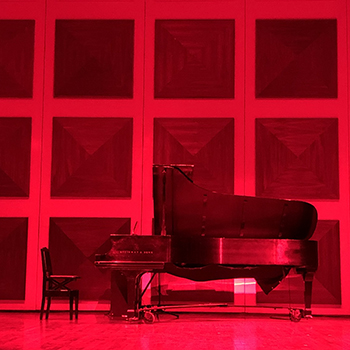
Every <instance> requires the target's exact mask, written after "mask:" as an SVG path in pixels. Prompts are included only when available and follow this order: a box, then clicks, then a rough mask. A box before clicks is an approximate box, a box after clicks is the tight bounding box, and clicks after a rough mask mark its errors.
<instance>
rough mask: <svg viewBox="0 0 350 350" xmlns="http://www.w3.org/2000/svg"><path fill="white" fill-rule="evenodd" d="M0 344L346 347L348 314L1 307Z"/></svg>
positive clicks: (167, 349)
mask: <svg viewBox="0 0 350 350" xmlns="http://www.w3.org/2000/svg"><path fill="white" fill-rule="evenodd" d="M0 349H1V350H22V349H23V350H34V349H37V350H39V349H45V350H47V349H50V350H56V349H72V350H73V349H74V350H83V349H84V350H88V349H89V350H96V349H98V350H112V349H113V350H119V349H122V350H131V349H133V350H134V349H135V350H136V349H137V350H155V349H164V350H173V349H180V350H202V349H205V350H212V349H215V350H216V349H217V350H224V349H237V350H241V349H248V350H250V349H252V350H254V349H278V350H288V349H317V350H320V349H332V350H334V349H344V350H345V349H350V318H345V317H314V318H312V319H302V320H301V321H300V322H298V323H295V322H291V321H290V320H289V318H287V317H278V316H267V315H264V316H261V315H247V314H216V313H215V314H214V313H207V314H200V313H191V314H188V313H183V314H180V318H179V319H174V318H173V317H172V316H168V315H163V316H162V317H161V319H160V321H156V322H155V323H153V324H143V323H133V324H131V323H127V322H125V321H116V320H110V319H109V318H108V317H107V316H105V315H104V314H103V313H101V312H96V313H91V312H90V313H87V312H80V314H79V319H78V320H73V321H70V320H69V316H68V313H67V312H52V313H51V314H50V318H49V319H48V320H43V321H40V320H39V313H36V312H0Z"/></svg>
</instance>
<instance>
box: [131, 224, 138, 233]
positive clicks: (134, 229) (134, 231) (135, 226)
mask: <svg viewBox="0 0 350 350" xmlns="http://www.w3.org/2000/svg"><path fill="white" fill-rule="evenodd" d="M138 223H139V222H138V221H136V222H135V225H134V228H133V230H132V232H131V234H132V235H136V228H137V224H138Z"/></svg>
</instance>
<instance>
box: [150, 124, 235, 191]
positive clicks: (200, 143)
mask: <svg viewBox="0 0 350 350" xmlns="http://www.w3.org/2000/svg"><path fill="white" fill-rule="evenodd" d="M153 161H154V163H155V164H194V173H193V180H194V182H195V183H196V184H197V185H199V186H202V187H204V188H206V189H208V190H212V191H214V190H215V191H218V192H221V193H229V194H233V193H234V119H232V118H155V119H154V152H153Z"/></svg>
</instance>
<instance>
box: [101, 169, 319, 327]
mask: <svg viewBox="0 0 350 350" xmlns="http://www.w3.org/2000/svg"><path fill="white" fill-rule="evenodd" d="M192 168H193V167H192V166H180V165H169V166H168V165H155V166H154V168H153V198H154V223H155V225H154V226H155V227H154V235H152V236H142V235H133V234H131V235H119V234H112V235H111V241H112V248H111V250H110V251H109V252H107V253H106V254H102V255H97V256H96V261H95V264H96V266H98V267H101V268H110V269H112V280H111V281H112V285H111V290H112V298H111V315H114V316H123V315H126V317H127V318H129V319H139V318H140V317H142V315H144V311H145V310H146V309H143V308H142V305H141V302H142V294H143V292H144V291H142V290H141V277H142V275H143V274H144V273H146V272H151V273H152V274H155V273H159V272H162V273H163V272H164V273H169V274H172V275H175V276H178V277H184V278H187V279H190V280H193V281H209V280H217V279H232V278H243V277H244V278H245V277H247V278H254V279H255V280H256V282H257V284H259V286H260V287H261V289H262V290H263V291H264V292H265V293H266V294H267V293H269V292H270V291H271V290H273V289H274V288H275V287H276V286H277V285H278V284H279V283H280V282H281V281H282V280H283V278H285V277H286V276H287V274H288V272H289V271H290V269H292V268H294V269H295V270H296V272H297V273H298V274H301V275H302V277H303V280H304V300H305V306H304V309H302V310H300V311H299V310H298V314H297V315H296V316H295V317H296V319H297V320H299V319H300V318H301V317H302V316H310V315H311V292H312V280H313V275H314V273H315V271H316V270H317V265H318V253H317V242H316V241H311V240H309V239H310V238H311V236H312V234H313V232H314V230H315V227H316V222H317V211H316V209H315V208H314V207H313V206H312V205H311V204H309V203H306V202H301V201H294V200H293V201H290V200H280V199H268V198H258V197H248V196H236V195H227V194H220V193H216V192H213V191H209V190H206V189H203V188H201V187H199V186H197V185H196V184H194V183H193V181H192V180H191V178H190V175H191V171H192ZM125 279H126V288H125ZM121 300H123V302H121ZM293 312H294V310H293ZM293 315H294V314H293ZM293 315H292V316H293ZM293 317H294V316H293Z"/></svg>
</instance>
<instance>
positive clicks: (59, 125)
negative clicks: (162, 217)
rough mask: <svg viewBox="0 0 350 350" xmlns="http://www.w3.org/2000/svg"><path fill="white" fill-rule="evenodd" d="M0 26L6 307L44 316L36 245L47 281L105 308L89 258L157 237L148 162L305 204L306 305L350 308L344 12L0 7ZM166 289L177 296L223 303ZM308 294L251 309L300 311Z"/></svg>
mask: <svg viewBox="0 0 350 350" xmlns="http://www.w3.org/2000/svg"><path fill="white" fill-rule="evenodd" d="M0 13H1V15H0V16H1V17H0V47H1V49H0V135H1V139H0V208H1V213H2V214H1V217H0V228H1V230H0V231H1V233H0V239H1V242H2V245H1V247H0V249H1V252H2V254H1V255H0V263H1V264H2V266H5V267H6V273H5V272H4V276H2V279H1V280H2V283H1V284H0V307H1V308H13V309H21V308H25V309H33V308H37V307H38V305H39V301H40V288H41V271H40V264H41V262H40V259H39V250H40V248H41V247H42V246H47V245H49V247H50V250H51V252H52V258H53V263H54V266H55V268H56V270H58V271H57V272H62V273H66V272H67V273H77V274H80V275H81V276H82V277H83V278H82V279H81V280H80V281H79V286H78V287H79V288H80V290H81V296H82V305H83V306H82V307H83V308H89V309H95V308H98V307H99V306H98V304H99V303H101V304H103V305H105V304H104V303H105V302H106V300H108V298H109V293H110V291H109V274H108V272H106V271H101V270H98V269H97V268H95V266H94V264H93V262H94V255H95V254H96V253H103V252H105V251H107V250H108V247H109V235H110V234H111V233H128V232H130V227H134V225H135V223H136V221H137V222H139V226H138V227H139V228H138V230H139V233H142V234H150V233H151V223H152V164H153V163H191V164H194V165H195V172H194V180H195V181H196V182H197V183H199V184H200V185H201V186H204V187H206V188H208V189H212V190H216V191H220V192H226V193H231V194H247V195H257V196H263V197H264V196H267V197H275V198H290V199H302V200H306V201H309V202H311V203H312V204H314V205H315V206H316V208H317V209H318V212H319V219H320V221H319V225H318V227H317V230H316V233H315V235H314V238H315V239H316V240H318V242H319V255H320V264H319V265H320V267H319V270H318V272H317V275H316V281H315V288H314V295H313V297H314V303H315V308H316V309H317V310H319V312H322V313H324V312H326V313H339V314H342V313H349V312H350V305H349V301H348V300H350V298H349V294H350V281H349V277H348V274H347V273H346V271H347V266H348V265H349V258H348V254H347V251H348V247H349V234H348V232H349V219H348V216H349V215H348V214H349V155H348V150H349V125H348V121H349V110H348V100H349V92H348V77H349V71H348V61H349V58H348V54H347V52H348V45H349V43H348V41H347V36H348V33H347V27H349V25H348V24H347V23H348V16H349V9H347V4H346V0H333V1H331V0H329V1H317V0H314V1H312V0H310V1H301V0H296V1H286V0H284V1H281V0H280V1H269V0H231V1H229V0H227V1H224V0H223V1H204V0H203V1H202V2H200V1H191V0H187V1H184V2H182V1H177V0H173V1H171V0H168V1H161V0H147V1H144V0H134V1H131V0H130V1H109V2H103V1H98V0H96V1H95V2H89V3H86V2H82V1H69V0H67V1H63V0H60V1H59V0H47V1H46V2H45V1H43V0H37V1H34V2H29V1H7V2H1V1H0ZM14 261H15V262H14ZM70 269H71V270H74V271H69V270H70ZM163 282H164V286H163V287H164V290H167V291H168V294H169V295H170V296H169V298H170V299H171V298H175V299H176V298H180V299H185V300H190V299H191V297H192V296H193V293H192V292H191V290H192V291H193V290H196V291H197V292H196V298H197V299H200V298H204V299H205V298H206V297H207V295H210V298H211V297H212V296H213V295H217V296H220V295H223V294H225V293H226V292H227V291H228V292H231V291H232V290H233V285H232V282H230V281H226V282H224V283H221V282H208V283H207V284H193V283H192V282H191V283H190V282H188V281H180V280H177V279H174V278H170V277H166V278H165V280H164V281H163ZM301 283H302V282H301V280H299V279H298V278H296V277H295V276H294V275H291V276H290V278H289V279H287V280H286V281H285V282H283V283H282V284H281V285H280V286H279V287H278V288H277V289H276V290H275V291H274V292H272V293H271V294H270V295H269V296H267V297H266V296H265V295H264V294H262V293H261V291H260V290H258V291H257V302H258V303H260V304H265V303H289V302H290V297H292V298H293V299H292V301H293V302H300V301H301V298H302V290H303V287H302V285H301ZM9 290H10V291H13V293H12V292H9ZM208 291H210V292H208ZM171 293H173V295H174V296H173V297H172V296H171ZM220 293H221V294H220ZM191 295H192V296H191ZM225 297H227V296H226V294H225ZM218 298H220V297H218ZM103 307H105V306H103Z"/></svg>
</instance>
